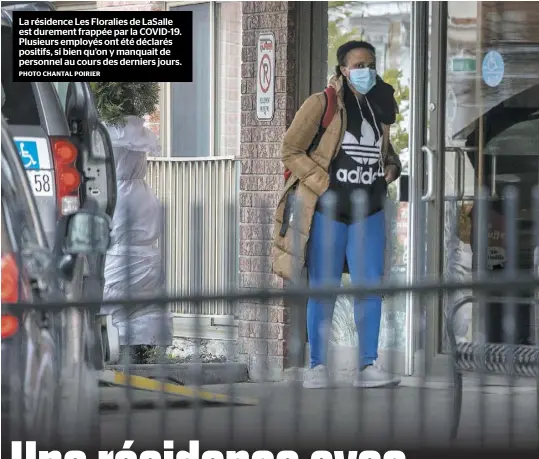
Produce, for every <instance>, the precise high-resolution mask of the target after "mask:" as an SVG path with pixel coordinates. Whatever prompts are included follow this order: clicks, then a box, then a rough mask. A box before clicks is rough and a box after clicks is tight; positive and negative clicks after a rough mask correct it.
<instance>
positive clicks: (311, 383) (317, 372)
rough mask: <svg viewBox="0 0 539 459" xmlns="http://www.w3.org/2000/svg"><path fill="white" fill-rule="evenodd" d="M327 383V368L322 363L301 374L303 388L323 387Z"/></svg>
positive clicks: (326, 385)
mask: <svg viewBox="0 0 539 459" xmlns="http://www.w3.org/2000/svg"><path fill="white" fill-rule="evenodd" d="M328 385H329V383H328V370H327V368H326V367H325V366H324V365H317V366H316V367H314V368H310V369H309V370H307V371H306V372H305V375H304V376H303V387H304V388H305V389H324V388H325V387H328Z"/></svg>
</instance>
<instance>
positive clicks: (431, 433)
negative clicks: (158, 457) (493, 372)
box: [101, 380, 539, 451]
mask: <svg viewBox="0 0 539 459" xmlns="http://www.w3.org/2000/svg"><path fill="white" fill-rule="evenodd" d="M231 388H232V389H233V391H234V393H235V395H238V396H243V397H256V398H258V399H259V401H260V403H259V404H258V405H257V406H234V407H230V406H197V405H196V404H194V405H193V404H185V403H184V404H182V405H180V406H176V407H174V406H172V405H170V406H169V407H168V408H167V409H166V410H159V409H149V410H138V409H135V410H132V411H131V412H130V413H129V416H130V420H131V425H132V431H131V434H130V436H129V438H130V439H135V441H136V445H135V446H136V447H142V446H143V445H144V446H145V447H151V446H153V447H156V446H158V445H162V440H163V439H167V440H175V442H176V443H175V444H176V445H182V446H181V448H184V447H186V445H187V441H188V440H190V439H191V440H192V439H197V440H200V441H201V451H203V450H206V449H210V448H211V447H212V446H213V447H216V448H217V447H221V448H223V447H226V446H227V445H230V443H229V441H230V439H231V438H233V439H235V443H236V444H237V445H239V446H241V447H242V448H249V447H253V448H255V449H260V448H261V442H262V444H264V443H265V444H266V445H267V447H269V448H271V447H278V448H279V449H281V450H283V449H287V448H292V449H298V448H301V447H305V448H309V449H311V450H312V449H313V448H315V449H319V448H322V449H324V448H326V449H327V448H328V446H327V445H328V444H334V445H339V447H340V448H341V449H358V448H359V449H366V448H368V447H369V446H370V447H373V448H374V447H375V446H376V445H380V444H381V445H388V444H391V445H393V447H398V449H403V448H405V447H412V446H417V445H423V446H440V445H447V446H449V445H450V443H449V425H450V413H451V403H452V391H451V390H449V389H448V388H447V387H442V386H439V387H430V388H429V387H427V388H425V387H418V386H417V385H414V384H410V380H408V381H404V384H403V385H402V386H401V387H398V388H396V389H370V390H358V389H354V388H352V387H350V386H346V387H340V388H336V389H328V390H305V389H303V388H302V387H301V385H299V384H296V383H294V382H283V383H267V384H253V383H244V384H233V385H230V386H227V385H212V386H208V387H206V389H207V390H211V391H215V392H221V393H227V391H229V390H230V389H231ZM133 395H134V398H135V399H136V400H139V401H141V400H146V401H150V400H151V399H153V401H154V402H156V401H157V400H158V399H159V396H160V394H152V393H142V392H139V393H134V394H133ZM102 396H103V400H104V402H106V401H107V400H108V401H109V402H112V401H114V400H116V401H117V402H118V401H120V400H122V399H124V398H125V392H124V390H122V389H114V388H112V389H111V388H107V389H103V392H102ZM481 400H483V402H484V409H485V411H484V412H483V413H481V410H480V405H481V404H480V402H481ZM122 406H123V407H122V408H121V409H120V410H116V411H106V412H103V415H102V429H101V431H102V441H103V444H102V447H107V448H108V447H110V448H119V447H121V445H120V444H119V441H120V439H121V440H123V439H126V438H128V437H127V436H126V435H128V433H127V432H126V430H125V429H126V425H125V418H126V412H125V409H126V400H124V402H123V403H122ZM154 406H155V404H154ZM536 410H537V393H536V391H534V390H532V388H529V387H528V388H521V389H520V390H515V391H514V393H512V394H511V393H509V392H508V391H506V392H505V393H491V392H490V389H489V388H487V389H486V390H479V389H477V388H476V389H473V388H468V389H467V390H465V393H464V403H463V413H462V418H461V427H460V430H459V438H458V440H457V443H456V444H455V445H456V446H474V445H475V446H476V445H479V444H480V443H481V441H480V439H481V434H482V433H483V434H484V438H485V443H484V444H486V445H487V446H492V447H503V446H505V447H507V446H510V445H511V441H512V442H513V445H520V446H534V447H537V446H539V440H538V438H539V437H538V428H537V411H536ZM354 445H355V446H354ZM177 448H180V447H177Z"/></svg>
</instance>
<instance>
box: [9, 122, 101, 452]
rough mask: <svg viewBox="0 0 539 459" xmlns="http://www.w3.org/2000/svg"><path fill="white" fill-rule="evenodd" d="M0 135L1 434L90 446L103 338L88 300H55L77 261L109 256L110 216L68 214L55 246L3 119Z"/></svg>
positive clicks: (60, 297) (95, 423)
mask: <svg viewBox="0 0 539 459" xmlns="http://www.w3.org/2000/svg"><path fill="white" fill-rule="evenodd" d="M1 135H2V138H1V149H2V167H1V188H2V196H1V204H2V205H1V212H2V220H1V231H2V247H1V252H2V254H1V255H2V292H1V293H2V303H3V304H2V342H1V344H2V371H1V384H2V436H3V437H4V438H6V439H8V440H25V439H26V440H38V441H40V444H47V445H50V446H57V445H58V441H60V442H63V443H64V444H66V445H70V444H71V445H72V444H73V443H75V444H76V443H77V442H85V444H90V442H92V441H95V438H96V435H98V434H99V433H98V428H99V386H98V374H99V368H100V363H101V361H100V358H101V354H102V352H101V349H100V341H99V335H98V334H97V333H96V325H95V319H94V317H93V311H91V310H89V309H88V308H86V307H84V303H82V304H80V305H79V306H78V307H70V308H64V309H60V308H58V307H57V305H58V304H59V303H61V302H65V300H66V289H65V284H68V283H69V282H71V275H72V263H71V260H72V259H73V258H75V257H77V256H80V255H84V254H88V253H99V254H102V255H103V254H104V253H106V250H107V248H108V244H109V240H110V226H111V221H110V218H109V217H108V216H107V215H106V214H105V213H103V212H100V211H99V210H98V211H88V210H86V209H81V210H79V211H76V212H74V213H71V214H69V215H67V216H62V217H61V218H60V220H59V224H58V227H57V228H58V229H57V234H56V235H55V241H56V247H55V250H54V251H53V250H51V248H50V247H49V245H48V243H47V240H46V235H45V232H44V229H43V225H42V221H41V218H40V212H39V210H38V204H37V202H36V200H35V198H34V196H33V192H32V188H31V185H30V182H29V181H28V175H27V171H26V170H25V169H24V167H23V164H22V161H21V158H20V155H19V153H18V151H17V148H16V146H15V143H14V141H13V138H12V135H11V133H10V130H9V127H8V125H7V123H6V121H5V119H4V118H3V117H2V134H1ZM22 303H24V304H22ZM32 303H36V304H39V305H40V306H41V308H40V307H39V306H38V307H36V308H32V307H31V304H32ZM46 304H50V305H51V307H49V308H43V306H44V305H46Z"/></svg>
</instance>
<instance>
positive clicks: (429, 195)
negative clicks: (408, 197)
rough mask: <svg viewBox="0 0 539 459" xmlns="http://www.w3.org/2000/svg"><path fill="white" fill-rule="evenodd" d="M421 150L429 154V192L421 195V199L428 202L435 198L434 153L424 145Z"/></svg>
mask: <svg viewBox="0 0 539 459" xmlns="http://www.w3.org/2000/svg"><path fill="white" fill-rule="evenodd" d="M421 151H422V152H423V153H426V154H427V192H426V193H425V195H424V196H422V197H421V201H423V202H428V201H433V200H434V153H433V152H432V150H431V149H430V148H429V147H427V146H426V145H423V146H422V147H421Z"/></svg>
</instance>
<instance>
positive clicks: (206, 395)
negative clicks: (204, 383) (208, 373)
mask: <svg viewBox="0 0 539 459" xmlns="http://www.w3.org/2000/svg"><path fill="white" fill-rule="evenodd" d="M102 375H103V377H102V378H100V379H101V380H102V381H103V382H106V383H108V384H113V385H116V386H131V387H132V388H133V389H138V390H145V391H150V392H165V393H166V394H170V395H179V396H182V397H187V398H195V399H200V400H204V401H207V402H219V403H230V402H231V401H232V403H235V404H241V405H256V404H257V403H258V400H256V399H250V398H245V397H234V398H232V399H231V398H230V396H229V395H227V394H218V393H215V392H208V391H205V390H197V389H194V388H191V387H187V386H181V385H179V384H172V383H164V384H163V383H161V382H160V381H157V380H155V379H150V378H145V377H144V376H136V375H131V376H128V375H126V374H125V373H119V372H117V371H112V370H109V371H105V372H103V374H102ZM129 379H130V382H131V384H129V381H128V380H129Z"/></svg>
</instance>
